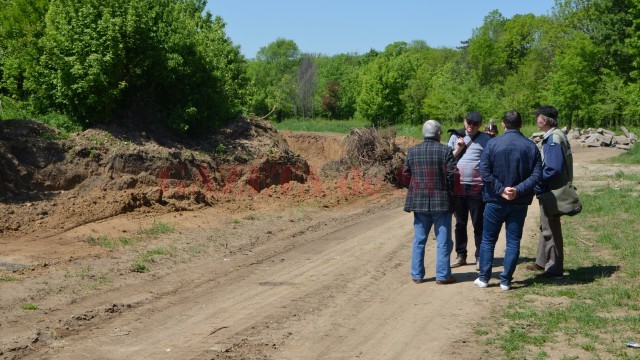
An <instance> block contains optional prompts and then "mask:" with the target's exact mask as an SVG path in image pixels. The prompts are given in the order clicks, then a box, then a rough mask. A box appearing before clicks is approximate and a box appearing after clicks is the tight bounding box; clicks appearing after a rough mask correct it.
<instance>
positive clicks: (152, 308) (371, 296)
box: [0, 152, 615, 359]
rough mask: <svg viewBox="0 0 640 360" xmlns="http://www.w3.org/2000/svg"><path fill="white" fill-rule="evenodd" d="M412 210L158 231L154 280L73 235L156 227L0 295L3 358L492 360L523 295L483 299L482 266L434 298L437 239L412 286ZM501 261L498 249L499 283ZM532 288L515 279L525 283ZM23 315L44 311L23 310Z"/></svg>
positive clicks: (226, 219)
mask: <svg viewBox="0 0 640 360" xmlns="http://www.w3.org/2000/svg"><path fill="white" fill-rule="evenodd" d="M585 154H586V152H585ZM599 154H600V153H599ZM614 154H615V153H614V152H610V153H608V154H607V155H606V156H603V155H596V156H594V155H586V156H585V157H580V156H581V155H578V154H577V156H576V168H577V169H579V170H578V172H580V171H582V172H581V174H588V173H599V172H594V169H593V168H592V167H591V166H600V165H590V164H591V160H592V159H597V158H600V157H607V156H611V155H614ZM584 159H588V161H586V162H585V161H584ZM580 169H582V170H580ZM583 170H584V171H583ZM403 200H404V191H402V190H397V191H391V192H386V193H380V194H375V195H373V196H371V197H368V198H366V199H361V200H360V201H356V202H354V203H350V204H347V205H343V206H338V207H335V208H330V209H327V208H323V207H313V206H293V207H285V208H278V207H277V206H258V205H256V207H254V208H253V209H250V210H247V211H244V212H237V213H235V214H232V215H230V214H225V213H222V212H220V211H219V210H215V209H207V210H203V211H199V212H189V213H179V214H168V215H164V217H162V218H160V219H154V221H155V220H163V221H167V222H170V223H173V224H176V228H177V231H176V232H175V233H173V234H167V235H163V236H160V237H158V238H157V239H154V240H153V243H150V244H149V245H146V246H148V248H149V249H151V248H152V247H154V246H163V247H164V248H166V249H173V250H172V253H171V254H172V255H171V256H165V257H162V258H160V259H159V260H158V261H157V263H154V264H153V265H152V271H150V272H149V273H145V274H138V273H132V272H130V271H129V265H130V264H131V262H132V261H133V259H135V257H136V256H137V255H136V254H135V253H133V251H109V250H103V249H99V248H96V247H92V248H91V249H89V250H87V245H86V243H84V242H82V241H78V235H77V234H78V233H82V232H83V231H84V232H85V233H86V232H89V233H91V232H93V233H97V234H106V233H109V232H110V231H111V232H112V233H115V234H117V233H119V232H121V231H123V229H129V228H132V227H134V228H135V227H136V226H138V227H145V226H147V224H148V223H149V221H150V220H149V219H131V218H127V219H123V218H115V219H110V220H107V221H103V222H99V223H94V224H88V225H86V226H84V227H82V228H80V229H75V230H74V231H75V233H74V234H66V235H60V237H59V238H58V239H57V241H58V243H60V244H67V245H68V246H69V247H70V250H68V251H69V252H71V253H73V252H74V251H77V252H78V254H82V256H81V257H80V258H79V259H75V260H74V258H73V257H71V258H70V259H67V260H64V263H62V260H61V261H58V262H56V261H52V260H47V261H51V263H50V264H49V265H46V266H42V267H40V268H39V270H36V272H37V273H36V274H33V275H31V276H25V277H24V279H21V281H11V282H0V290H1V291H0V303H1V304H2V307H1V310H2V316H1V317H0V345H1V346H0V358H3V359H15V358H26V359H45V358H46V359H83V358H84V359H143V358H149V359H449V358H451V359H453V358H455V359H478V358H487V359H488V358H493V354H492V350H491V349H488V348H486V347H484V346H482V344H481V343H480V341H481V340H480V338H479V337H478V336H477V335H476V334H475V333H474V329H476V324H478V323H480V322H487V321H491V315H492V312H493V311H495V310H496V309H498V308H499V306H500V305H501V304H503V303H504V302H505V301H506V299H507V298H508V297H509V296H512V293H513V292H515V291H517V286H515V287H514V289H513V290H512V291H511V292H502V291H500V289H499V287H497V282H496V281H494V282H492V283H491V284H490V287H489V288H487V289H478V288H476V287H475V286H474V285H473V280H474V279H475V278H476V272H475V271H474V266H473V265H469V266H464V267H461V268H458V269H454V271H453V273H454V275H455V276H456V278H457V279H458V283H456V284H452V285H436V284H435V281H434V260H435V248H434V243H435V241H434V239H433V235H431V236H430V238H429V241H428V244H427V256H426V265H427V282H425V283H423V284H414V283H412V282H411V281H410V276H409V260H410V256H411V254H410V253H411V239H412V235H413V228H412V215H411V214H408V213H405V212H403V211H402V204H403ZM537 223H538V211H537V206H535V204H534V206H531V207H530V212H529V215H528V217H527V223H526V226H525V234H524V237H523V243H532V242H535V241H536V239H537ZM132 224H133V225H132ZM125 231H131V230H125ZM74 239H75V240H74ZM184 244H188V245H189V246H186V245H184ZM172 246H173V247H172ZM469 251H470V252H472V251H473V249H469ZM503 252H504V239H501V240H500V241H499V242H498V246H497V248H496V265H497V266H496V267H494V272H496V273H497V272H499V271H501V267H500V265H501V260H502V255H503ZM87 253H95V254H94V256H93V257H92V256H90V255H89V256H88V255H87ZM452 257H455V254H452ZM25 258H26V256H25ZM43 258H46V256H43ZM14 259H16V261H18V260H20V254H17V255H16V254H14ZM521 260H522V259H521ZM524 260H527V259H524ZM528 260H530V259H528ZM34 275H35V276H34ZM526 276H528V275H526V274H524V271H523V269H522V266H520V267H519V269H518V272H516V278H523V277H526ZM26 303H34V304H37V305H38V309H37V310H31V311H29V310H23V309H21V308H20V306H21V305H24V304H26Z"/></svg>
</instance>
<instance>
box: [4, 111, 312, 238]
mask: <svg viewBox="0 0 640 360" xmlns="http://www.w3.org/2000/svg"><path fill="white" fill-rule="evenodd" d="M0 176H1V177H2V179H3V181H2V182H1V183H0V214H1V215H2V217H3V219H5V221H3V222H2V223H1V224H0V233H32V232H36V231H39V232H50V231H53V232H54V233H55V232H60V231H65V230H69V229H71V228H74V227H77V226H79V225H81V224H85V223H88V222H92V221H97V220H101V219H105V218H109V217H113V216H116V215H119V214H123V213H127V212H132V211H142V212H144V211H148V212H160V213H162V212H170V211H176V210H194V209H198V208H201V207H202V206H211V205H214V204H217V203H219V202H221V201H222V202H227V201H228V198H233V197H236V196H238V195H252V194H257V193H259V192H260V191H262V190H264V189H266V188H269V187H271V186H279V185H283V184H287V183H289V182H299V183H305V182H306V181H307V179H308V176H309V166H308V164H307V162H306V161H305V160H304V159H303V158H301V157H300V156H298V155H296V154H294V153H293V152H292V151H291V150H290V149H289V148H288V146H287V143H286V141H285V140H284V139H282V137H281V136H280V135H279V134H278V133H277V132H276V130H275V129H274V128H273V127H272V126H271V125H270V124H268V123H265V122H262V121H257V120H250V119H238V120H237V121H235V122H233V124H232V125H231V126H229V127H227V128H224V129H221V130H220V131H219V132H218V133H216V134H214V135H211V136H209V137H206V138H201V139H198V140H197V141H193V140H185V139H180V138H177V137H173V136H172V135H168V134H167V133H164V132H162V131H161V130H157V129H156V130H153V129H152V130H151V131H139V130H137V129H123V128H117V127H110V128H102V129H90V130H86V131H84V132H81V133H77V134H73V135H71V136H69V137H67V138H60V135H59V134H58V133H57V131H56V130H54V129H52V128H50V127H48V126H46V125H43V124H40V123H37V122H34V121H29V120H9V121H3V122H0Z"/></svg>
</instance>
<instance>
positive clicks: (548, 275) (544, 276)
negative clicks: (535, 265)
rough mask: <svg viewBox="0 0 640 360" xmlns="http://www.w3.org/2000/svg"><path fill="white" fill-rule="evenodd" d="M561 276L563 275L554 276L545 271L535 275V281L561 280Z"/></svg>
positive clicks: (554, 274)
mask: <svg viewBox="0 0 640 360" xmlns="http://www.w3.org/2000/svg"><path fill="white" fill-rule="evenodd" d="M563 276H564V274H556V273H550V272H546V271H545V272H543V273H540V274H538V275H536V279H562V277H563Z"/></svg>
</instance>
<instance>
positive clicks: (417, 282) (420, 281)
mask: <svg viewBox="0 0 640 360" xmlns="http://www.w3.org/2000/svg"><path fill="white" fill-rule="evenodd" d="M411 281H413V282H414V283H416V284H422V283H423V282H424V279H411Z"/></svg>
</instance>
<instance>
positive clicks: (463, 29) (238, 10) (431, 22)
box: [207, 0, 554, 58]
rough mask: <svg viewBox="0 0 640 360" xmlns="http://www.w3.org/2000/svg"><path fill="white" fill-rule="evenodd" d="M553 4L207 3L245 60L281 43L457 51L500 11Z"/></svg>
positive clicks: (334, 49)
mask: <svg viewBox="0 0 640 360" xmlns="http://www.w3.org/2000/svg"><path fill="white" fill-rule="evenodd" d="M553 5H554V0H315V1H313V0H208V4H207V10H209V11H210V12H211V13H212V14H213V15H219V16H221V17H222V18H223V19H224V21H225V22H226V23H227V27H226V30H225V32H226V34H227V36H229V37H230V38H231V40H232V41H233V43H234V44H235V45H240V48H241V51H242V53H243V54H244V55H245V56H246V57H247V58H254V57H255V55H256V53H257V52H258V50H260V48H261V47H263V46H266V45H268V44H269V43H271V42H273V41H275V40H276V39H277V38H284V39H287V40H293V41H295V43H296V44H297V45H298V47H299V48H300V51H302V52H304V53H322V54H326V55H335V54H341V53H353V52H357V53H358V54H364V53H367V52H368V51H369V50H371V49H375V50H378V51H382V50H384V48H385V47H386V46H387V45H389V44H391V43H394V42H396V41H406V42H411V41H413V40H424V41H426V42H427V45H429V46H431V47H456V46H458V45H460V41H461V40H466V39H468V38H470V37H471V34H472V31H473V29H475V28H478V27H480V26H481V25H482V23H483V20H484V17H485V16H486V15H487V14H488V13H489V12H490V11H492V10H498V11H500V13H501V14H502V15H503V16H505V17H506V18H511V17H512V16H513V15H515V14H528V13H532V14H535V15H546V14H550V13H551V9H552V7H553Z"/></svg>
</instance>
